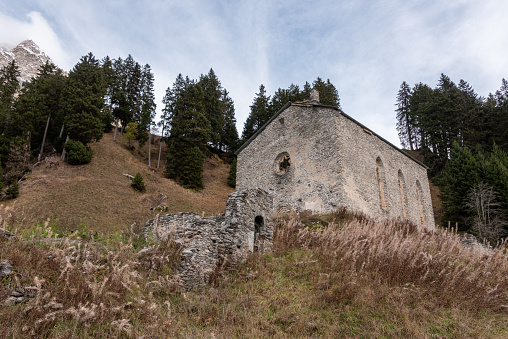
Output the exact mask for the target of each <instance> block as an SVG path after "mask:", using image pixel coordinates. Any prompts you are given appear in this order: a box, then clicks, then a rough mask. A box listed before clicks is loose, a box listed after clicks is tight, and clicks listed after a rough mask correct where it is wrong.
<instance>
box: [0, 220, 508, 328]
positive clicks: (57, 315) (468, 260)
mask: <svg viewBox="0 0 508 339" xmlns="http://www.w3.org/2000/svg"><path fill="white" fill-rule="evenodd" d="M324 225H326V226H324ZM52 232H53V230H52V229H51V228H50V227H49V226H48V225H47V224H46V225H41V226H37V227H33V228H31V231H30V233H27V234H25V235H24V236H23V238H22V239H17V240H10V241H7V240H0V241H1V243H0V260H4V259H7V260H9V261H10V262H11V263H12V264H13V267H14V270H15V272H14V273H12V274H11V275H9V276H7V277H4V278H3V279H2V285H1V286H0V300H3V299H4V298H5V296H6V295H8V293H9V291H11V290H12V289H13V288H15V287H16V286H18V287H23V286H36V287H37V289H38V294H37V296H36V297H34V298H32V299H30V301H28V302H26V303H21V304H18V305H16V306H10V307H2V306H0V336H2V337H27V336H30V335H32V336H37V337H47V338H68V337H94V338H100V337H112V338H114V337H132V338H135V337H142V336H143V337H145V338H159V337H181V338H189V337H195V338H201V337H216V338H252V337H255V338H263V337H280V338H286V337H325V338H354V337H358V338H378V337H379V338H382V337H384V338H464V337H472V338H506V337H507V336H508V321H507V320H508V259H507V257H506V251H505V250H504V249H501V248H499V249H496V250H493V251H491V252H486V251H479V250H469V249H466V248H464V247H462V245H461V244H460V243H459V240H458V238H457V235H456V234H454V233H452V232H447V231H442V230H438V231H436V232H427V231H423V230H421V229H419V228H417V227H415V226H413V225H410V224H407V223H402V222H384V223H376V222H373V221H371V220H368V219H367V218H366V217H365V216H361V215H359V216H358V215H357V216H355V215H353V214H350V213H347V212H346V211H344V210H342V211H339V212H337V213H335V214H334V215H329V216H313V215H303V216H302V215H301V216H299V217H297V218H292V219H289V220H282V219H281V220H280V221H279V222H278V225H277V227H276V233H275V236H274V252H273V253H272V254H265V255H253V256H251V257H250V258H249V260H248V261H247V262H246V263H245V264H243V265H241V266H240V267H237V268H230V269H229V270H228V271H227V272H223V273H222V274H221V275H219V277H218V278H217V279H216V280H215V282H214V284H213V285H210V286H207V287H204V288H203V289H201V290H199V291H194V292H185V293H184V292H182V291H181V290H179V289H178V287H177V286H176V285H175V284H174V280H173V279H172V278H173V277H174V273H173V272H174V267H175V265H177V263H178V258H179V253H180V248H179V247H178V246H177V245H176V244H174V243H165V244H159V245H157V246H151V247H146V248H143V249H140V248H136V247H137V246H132V245H131V244H133V243H134V244H136V243H137V244H139V241H137V240H136V239H135V238H134V237H135V235H133V234H132V233H129V232H125V233H124V236H123V237H117V238H111V237H110V238H96V239H94V240H93V241H87V240H83V238H84V236H83V234H82V233H77V232H75V233H74V234H69V235H67V236H66V237H64V238H59V239H56V240H55V239H54V238H50V236H51V235H52V234H53V233H52ZM79 238H81V239H79ZM85 238H86V236H85Z"/></svg>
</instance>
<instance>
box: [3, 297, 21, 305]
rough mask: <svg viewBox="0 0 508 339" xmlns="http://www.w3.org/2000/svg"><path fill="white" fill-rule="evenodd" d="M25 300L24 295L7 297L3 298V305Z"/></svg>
mask: <svg viewBox="0 0 508 339" xmlns="http://www.w3.org/2000/svg"><path fill="white" fill-rule="evenodd" d="M23 301H25V298H24V297H9V298H7V299H5V301H4V306H14V305H16V304H19V303H22V302H23Z"/></svg>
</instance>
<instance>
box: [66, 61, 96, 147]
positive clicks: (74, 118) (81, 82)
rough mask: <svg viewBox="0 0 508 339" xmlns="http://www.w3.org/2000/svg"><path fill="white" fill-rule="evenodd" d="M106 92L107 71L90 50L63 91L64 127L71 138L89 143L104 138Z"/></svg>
mask: <svg viewBox="0 0 508 339" xmlns="http://www.w3.org/2000/svg"><path fill="white" fill-rule="evenodd" d="M105 95H106V83H105V81H104V73H103V71H102V69H101V67H100V65H99V61H98V60H97V59H96V58H95V57H94V56H93V54H92V53H89V54H88V55H86V56H84V57H82V58H81V60H80V62H79V63H78V64H76V66H74V68H73V69H72V70H71V72H70V73H69V78H68V80H67V84H66V86H65V87H64V89H63V92H62V106H63V109H64V111H65V112H66V113H67V115H66V117H65V126H66V129H67V131H68V134H69V136H70V138H71V139H73V140H76V141H81V142H82V143H83V144H85V145H86V144H88V143H90V142H91V141H97V140H100V139H101V138H102V135H103V131H104V124H103V122H102V119H101V118H102V116H101V110H102V108H103V107H104V96H105Z"/></svg>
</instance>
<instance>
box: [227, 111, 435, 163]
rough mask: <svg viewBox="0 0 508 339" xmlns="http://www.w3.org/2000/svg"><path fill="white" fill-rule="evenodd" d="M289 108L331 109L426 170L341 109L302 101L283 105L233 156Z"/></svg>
mask: <svg viewBox="0 0 508 339" xmlns="http://www.w3.org/2000/svg"><path fill="white" fill-rule="evenodd" d="M290 106H304V107H322V108H331V109H333V110H335V111H337V112H338V113H339V114H340V115H342V116H343V117H345V118H347V119H349V120H351V121H352V122H354V123H355V124H357V125H358V126H360V127H361V128H363V129H364V130H365V131H366V132H367V133H369V134H372V135H374V136H376V137H378V138H379V139H380V140H381V141H383V142H385V143H386V144H388V145H389V146H391V147H392V148H394V149H395V150H397V151H399V152H400V153H402V154H404V155H405V156H406V157H408V158H409V159H411V160H413V161H414V162H416V163H417V164H419V165H420V166H423V167H425V168H426V169H428V167H427V166H426V165H425V164H423V163H422V162H420V161H418V160H416V159H415V158H413V157H412V156H410V155H409V154H407V153H406V152H404V151H403V150H401V149H400V148H398V147H397V146H395V145H394V144H392V143H391V142H389V141H388V140H386V139H385V138H383V137H382V136H380V135H378V134H377V133H375V132H373V131H372V130H371V129H370V128H368V127H366V126H365V125H363V124H361V123H360V122H358V121H356V120H355V119H353V118H351V117H350V116H349V115H347V114H346V113H344V112H343V111H342V110H341V109H339V108H337V107H335V106H328V105H322V104H320V103H318V102H317V101H303V102H291V101H289V102H288V103H287V104H285V105H284V107H282V108H281V109H280V110H279V111H278V112H277V113H275V114H274V115H273V116H272V117H271V118H270V119H269V120H268V121H267V122H266V123H265V124H264V125H263V126H261V127H260V128H259V129H258V130H257V131H256V133H254V135H253V136H251V137H250V138H249V139H248V140H247V141H246V142H244V144H243V145H242V146H241V147H240V148H239V149H238V150H237V151H236V152H235V155H238V154H240V152H241V151H242V150H243V149H244V148H246V147H247V146H249V144H250V143H251V142H252V141H253V140H254V139H256V137H257V136H258V135H259V134H260V133H261V132H263V130H264V129H265V128H266V126H268V125H269V124H270V123H271V122H272V121H273V120H275V119H277V117H278V116H279V115H280V114H281V113H282V112H284V111H285V110H286V109H287V108H288V107H290Z"/></svg>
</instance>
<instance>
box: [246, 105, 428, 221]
mask: <svg viewBox="0 0 508 339" xmlns="http://www.w3.org/2000/svg"><path fill="white" fill-rule="evenodd" d="M286 157H289V158H288V160H289V167H288V168H287V171H286V170H281V169H280V164H282V165H284V162H283V161H284V159H285V158H286ZM283 167H284V166H283ZM255 187H260V188H262V189H264V190H266V191H267V192H269V193H271V194H273V197H274V207H275V208H285V209H294V210H296V211H305V210H311V211H313V212H317V213H328V212H331V211H333V210H335V209H336V208H337V207H339V206H345V207H348V208H350V209H352V210H356V211H361V212H364V213H365V214H367V215H369V216H371V217H374V218H383V219H385V218H395V217H402V218H407V219H409V220H410V221H412V222H414V223H415V224H417V225H424V226H425V227H434V217H433V212H432V205H431V199H430V190H429V184H428V179H427V171H426V168H425V167H424V166H422V165H421V164H419V163H417V162H416V161H414V160H413V159H411V158H410V157H408V156H406V155H405V154H403V153H402V152H401V151H400V150H398V149H397V148H395V147H394V146H392V145H391V144H389V143H387V142H386V141H384V140H382V139H381V138H379V137H378V136H376V135H375V134H374V133H373V132H372V131H370V130H368V129H366V128H365V127H363V126H361V125H360V124H359V123H357V122H355V121H354V120H352V119H351V118H349V117H348V116H346V115H345V114H343V113H341V112H340V111H338V110H337V109H334V108H330V107H326V106H322V105H319V104H313V103H310V104H309V103H307V104H305V103H302V104H292V105H290V106H288V107H287V108H286V109H285V110H282V111H281V112H279V114H278V115H276V116H275V117H274V118H273V119H272V121H271V122H270V123H269V124H267V125H266V126H265V127H264V128H262V130H261V131H260V132H259V133H258V135H257V136H256V137H255V138H253V139H251V140H250V143H249V144H247V145H246V146H244V148H243V149H241V150H240V152H239V153H238V160H237V188H238V189H247V188H255ZM381 192H382V194H381ZM422 221H423V223H422Z"/></svg>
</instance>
